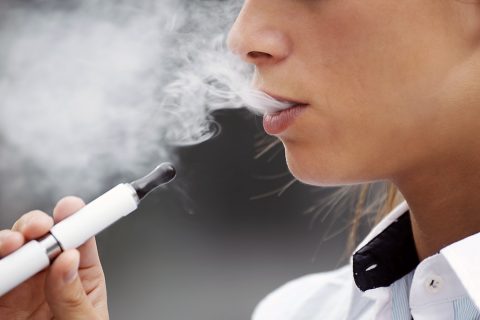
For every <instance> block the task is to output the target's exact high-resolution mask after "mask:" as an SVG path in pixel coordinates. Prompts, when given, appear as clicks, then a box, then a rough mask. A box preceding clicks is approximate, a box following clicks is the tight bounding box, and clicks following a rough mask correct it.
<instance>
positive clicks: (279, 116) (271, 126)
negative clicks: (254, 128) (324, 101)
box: [263, 104, 308, 135]
mask: <svg viewBox="0 0 480 320" xmlns="http://www.w3.org/2000/svg"><path fill="white" fill-rule="evenodd" d="M307 106H308V105H307V104H296V105H294V106H293V107H291V108H288V109H286V110H283V111H279V112H276V113H267V114H265V115H264V116H263V128H264V129H265V132H267V133H268V134H270V135H276V134H280V133H282V132H283V131H285V130H287V128H288V127H290V126H291V125H292V124H293V122H294V121H295V119H296V118H297V117H298V116H299V115H300V114H301V113H303V111H305V109H306V108H307Z"/></svg>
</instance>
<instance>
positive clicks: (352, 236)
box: [345, 182, 403, 256]
mask: <svg viewBox="0 0 480 320" xmlns="http://www.w3.org/2000/svg"><path fill="white" fill-rule="evenodd" d="M374 188H375V184H373V183H371V184H365V185H362V186H361V188H360V192H359V195H358V198H357V202H356V205H355V208H354V214H353V219H352V224H351V228H350V232H349V235H348V240H347V246H346V251H345V253H346V254H348V256H350V255H351V254H352V253H353V251H354V250H355V248H356V246H357V245H358V243H359V241H361V239H359V229H360V225H361V221H362V218H363V217H365V216H370V217H372V215H373V219H370V221H373V226H375V225H377V224H378V223H379V222H380V221H381V220H382V219H383V218H384V217H385V216H386V215H387V214H388V213H389V212H390V211H392V210H393V209H394V208H395V206H397V205H398V204H399V203H400V202H401V201H403V196H402V194H401V193H400V191H399V190H398V189H397V187H396V186H395V185H394V184H393V183H391V182H386V183H384V188H382V189H381V190H380V191H374V192H373V194H374V196H373V197H372V199H369V193H370V191H372V189H374ZM371 208H374V212H371V211H372V210H371ZM373 226H371V227H373ZM370 229H371V228H370Z"/></svg>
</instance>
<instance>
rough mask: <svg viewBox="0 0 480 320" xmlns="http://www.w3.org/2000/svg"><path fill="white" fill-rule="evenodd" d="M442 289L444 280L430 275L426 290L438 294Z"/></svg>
mask: <svg viewBox="0 0 480 320" xmlns="http://www.w3.org/2000/svg"><path fill="white" fill-rule="evenodd" d="M442 287H443V279H442V277H440V276H437V275H430V276H429V277H427V280H425V288H426V289H427V291H428V292H430V293H437V292H438V291H440V290H441V289H442Z"/></svg>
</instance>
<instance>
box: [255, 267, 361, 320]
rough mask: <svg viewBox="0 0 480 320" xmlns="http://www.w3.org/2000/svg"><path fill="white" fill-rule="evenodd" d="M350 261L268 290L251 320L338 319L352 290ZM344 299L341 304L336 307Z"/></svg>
mask: <svg viewBox="0 0 480 320" xmlns="http://www.w3.org/2000/svg"><path fill="white" fill-rule="evenodd" d="M352 285H353V278H352V267H351V265H347V266H344V267H342V268H340V269H337V270H334V271H330V272H323V273H318V274H312V275H307V276H304V277H301V278H299V279H296V280H293V281H290V282H288V283H287V284H285V285H283V286H282V287H280V288H279V289H277V290H276V291H274V292H272V293H271V294H269V295H268V296H267V297H266V298H265V299H264V300H263V301H262V302H260V304H259V305H258V306H257V308H256V309H255V312H254V314H253V318H252V319H253V320H296V319H301V320H317V319H325V320H326V319H341V317H342V318H343V317H345V314H346V313H347V312H348V309H349V308H348V303H349V301H350V299H351V294H352V290H353V287H352ZM339 302H340V303H346V304H347V305H346V306H345V308H338V305H339Z"/></svg>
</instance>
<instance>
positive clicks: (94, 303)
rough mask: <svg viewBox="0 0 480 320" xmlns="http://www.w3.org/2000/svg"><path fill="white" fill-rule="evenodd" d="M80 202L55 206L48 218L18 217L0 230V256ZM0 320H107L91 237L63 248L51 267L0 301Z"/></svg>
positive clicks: (68, 200) (104, 293) (35, 213)
mask: <svg viewBox="0 0 480 320" xmlns="http://www.w3.org/2000/svg"><path fill="white" fill-rule="evenodd" d="M84 205H85V204H84V203H83V201H82V200H81V199H79V198H76V197H67V198H64V199H62V200H61V201H59V202H58V204H57V205H56V207H55V209H54V210H53V219H52V217H50V216H48V215H47V214H46V213H44V212H40V211H32V212H29V213H26V214H25V215H23V216H22V217H21V218H20V219H19V220H18V221H17V222H16V223H15V224H14V225H13V227H12V229H11V230H2V231H0V257H4V256H6V255H8V254H9V253H11V252H13V251H14V250H16V249H17V248H19V247H20V246H22V245H23V244H24V243H25V242H26V241H29V240H31V239H37V238H39V237H41V236H43V235H44V234H45V233H47V232H48V230H50V228H51V227H52V226H53V224H54V222H59V221H61V220H63V219H65V218H66V217H68V216H69V215H71V214H72V213H74V212H76V211H78V210H79V209H80V208H82V207H83V206H84ZM0 319H15V320H27V319H29V320H30V319H31V320H43V319H56V320H63V319H65V320H75V319H79V320H80V319H92V320H100V319H108V306H107V291H106V285H105V277H104V275H103V271H102V266H101V264H100V259H99V257H98V251H97V245H96V243H95V239H93V238H92V239H90V240H88V241H87V242H86V243H85V244H84V245H82V246H81V247H79V248H78V250H68V251H65V252H64V253H62V254H61V255H60V256H58V257H57V259H56V260H55V261H54V263H53V264H52V266H51V267H49V268H48V269H47V270H45V271H43V272H41V273H39V274H37V275H36V276H34V277H33V278H31V279H29V280H28V281H26V282H24V283H23V284H21V285H20V286H18V287H17V288H15V289H13V290H12V291H10V292H9V293H8V294H6V295H4V296H3V297H1V298H0Z"/></svg>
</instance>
